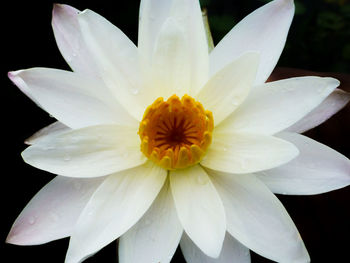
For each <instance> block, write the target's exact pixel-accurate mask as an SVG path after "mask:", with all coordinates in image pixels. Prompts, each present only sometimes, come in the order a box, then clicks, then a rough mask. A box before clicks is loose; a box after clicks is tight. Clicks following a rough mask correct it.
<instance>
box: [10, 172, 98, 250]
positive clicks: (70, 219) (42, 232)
mask: <svg viewBox="0 0 350 263" xmlns="http://www.w3.org/2000/svg"><path fill="white" fill-rule="evenodd" d="M103 180H104V178H102V177H101V178H93V179H80V178H79V179H75V178H66V177H61V176H57V177H56V178H55V179H53V180H52V181H51V182H50V183H48V184H47V185H46V186H44V187H43V188H42V189H41V190H40V191H39V192H38V193H37V194H36V195H35V196H34V197H33V199H32V200H31V201H30V202H29V203H28V204H27V206H26V207H25V208H24V209H23V211H22V212H21V214H20V215H19V216H18V218H17V219H16V221H15V223H14V224H13V226H12V228H11V231H10V233H9V235H8V237H7V240H6V242H8V243H11V244H17V245H37V244H42V243H46V242H50V241H52V240H56V239H60V238H64V237H67V236H70V235H71V233H72V230H73V227H74V225H75V222H76V221H77V219H78V217H79V215H80V213H81V211H82V210H83V208H84V206H85V205H86V203H87V202H88V201H89V199H90V197H91V195H92V194H93V192H94V191H95V190H96V188H97V187H98V186H99V185H100V183H101V182H102V181H103Z"/></svg>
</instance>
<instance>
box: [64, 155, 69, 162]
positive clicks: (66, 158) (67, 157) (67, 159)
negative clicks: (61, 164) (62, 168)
mask: <svg viewBox="0 0 350 263" xmlns="http://www.w3.org/2000/svg"><path fill="white" fill-rule="evenodd" d="M70 159H71V158H70V156H69V155H65V156H64V157H63V160H64V161H65V162H68V161H70Z"/></svg>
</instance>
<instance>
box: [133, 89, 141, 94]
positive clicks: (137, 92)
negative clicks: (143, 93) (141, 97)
mask: <svg viewBox="0 0 350 263" xmlns="http://www.w3.org/2000/svg"><path fill="white" fill-rule="evenodd" d="M131 92H132V94H134V95H137V94H139V90H138V89H133V90H132V91H131Z"/></svg>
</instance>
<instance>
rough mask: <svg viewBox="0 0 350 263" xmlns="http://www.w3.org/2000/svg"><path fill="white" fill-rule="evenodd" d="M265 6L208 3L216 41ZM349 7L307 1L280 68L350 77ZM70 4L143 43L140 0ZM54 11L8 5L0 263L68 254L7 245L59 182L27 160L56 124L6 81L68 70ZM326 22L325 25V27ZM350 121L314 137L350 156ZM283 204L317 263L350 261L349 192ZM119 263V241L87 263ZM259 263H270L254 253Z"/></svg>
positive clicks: (59, 245)
mask: <svg viewBox="0 0 350 263" xmlns="http://www.w3.org/2000/svg"><path fill="white" fill-rule="evenodd" d="M246 2H249V3H246ZM263 2H266V1H253V0H252V1H244V0H239V1H233V0H232V1H223V0H222V1H219V0H215V1H213V0H212V1H202V4H203V5H205V6H207V8H208V10H209V15H210V22H211V23H212V30H213V35H214V40H215V42H216V43H217V41H218V40H219V39H220V38H221V37H222V36H223V35H224V34H225V33H226V32H228V30H229V29H230V27H232V26H233V25H234V24H235V23H236V22H238V21H239V20H240V19H241V18H243V17H244V16H245V15H247V14H248V13H250V12H251V11H253V10H254V9H255V8H256V7H258V6H261V5H262V4H263ZM321 2H322V3H321ZM346 2H347V1H335V0H334V1H331V0H328V1H308V2H307V4H305V5H303V6H302V7H298V15H296V17H295V21H294V24H293V25H292V29H291V33H290V36H289V38H288V42H287V46H286V50H285V51H284V53H283V54H282V58H281V61H280V64H279V65H280V66H293V67H297V68H304V69H309V70H316V71H328V72H332V71H338V72H339V71H342V72H345V73H347V72H349V68H348V67H349V57H348V53H347V49H346V46H347V45H348V42H349V39H350V38H348V36H349V27H347V25H349V24H350V23H349V14H348V13H344V12H343V10H345V9H346V8H347V9H349V5H346ZM64 3H66V4H70V5H72V6H74V7H76V8H78V9H80V10H83V9H85V8H89V9H92V10H94V11H96V12H97V13H99V14H101V15H103V16H104V17H106V18H107V19H108V20H110V21H111V22H112V23H113V24H115V25H117V26H118V27H119V28H120V29H121V30H123V31H124V32H125V33H126V34H127V35H128V36H129V37H130V38H131V39H132V40H133V41H134V42H136V40H137V23H138V5H139V3H138V1H136V0H133V1H110V2H107V1H94V2H91V3H90V2H88V1H69V0H67V1H65V2H64ZM344 3H345V5H344ZM298 4H299V3H298ZM52 6H53V1H26V2H18V1H15V2H7V3H5V4H2V16H1V27H2V31H1V32H2V36H3V37H2V40H1V45H2V49H1V50H2V54H1V58H2V59H1V74H0V79H1V82H2V85H1V88H2V103H1V108H2V111H1V113H2V114H1V116H2V117H3V118H2V129H1V132H2V136H1V142H2V144H1V145H2V156H3V157H2V162H1V164H3V166H2V173H1V176H2V180H1V204H2V205H1V208H2V213H1V236H0V245H1V253H0V257H1V258H0V261H1V262H14V263H17V262H38V263H40V262H63V261H64V257H65V252H66V249H67V247H68V239H63V240H59V241H54V242H51V243H48V244H45V245H41V246H28V247H26V246H15V245H10V244H5V239H6V236H7V234H8V232H9V230H10V228H11V225H12V223H13V222H14V220H15V219H16V217H17V216H18V214H19V213H20V212H21V210H22V209H23V208H24V206H25V205H26V204H27V202H28V201H29V200H30V199H31V198H32V197H33V196H34V195H35V193H36V192H37V191H39V190H40V188H41V187H42V186H43V185H45V184H46V183H47V182H49V181H50V180H51V179H52V178H53V175H51V174H48V173H46V172H42V171H40V170H38V169H35V168H33V167H31V166H29V165H26V164H25V163H24V162H23V161H22V159H21V157H20V153H21V151H23V150H24V149H25V147H26V146H25V145H24V143H23V141H24V140H25V139H26V138H27V137H29V136H30V135H32V134H33V133H34V132H35V131H37V130H38V129H40V128H42V127H44V126H46V125H48V124H50V123H52V122H53V121H54V120H53V119H52V118H51V117H50V116H49V115H48V114H47V113H45V112H43V111H42V110H41V109H39V108H38V107H37V106H36V105H35V104H34V103H33V102H31V101H30V100H29V99H28V98H27V97H26V96H25V95H24V94H22V93H21V92H20V91H19V90H18V89H17V88H16V87H15V86H14V85H13V84H12V83H11V82H10V81H9V80H8V79H7V72H8V71H11V70H17V69H23V68H30V67H36V66H42V67H52V68H60V69H67V70H68V69H69V68H68V66H67V65H66V63H65V61H64V60H63V58H62V57H61V55H60V53H59V51H58V49H57V47H56V43H55V40H54V36H53V33H52V30H51V12H52ZM300 8H301V9H300ZM330 10H331V12H332V13H333V15H334V14H335V15H334V16H333V19H335V20H336V21H333V20H332V19H331V18H332V15H330V16H329V15H328V16H327V12H328V13H329V12H330ZM320 13H321V15H320ZM324 13H326V14H325V15H324ZM320 17H321V18H320ZM329 17H331V18H329ZM337 17H339V19H340V20H341V21H340V22H339V21H338V20H337V19H338V18H337ZM322 19H325V20H326V21H325V22H324V21H323V22H322ZM327 19H328V20H327ZM329 20H331V21H330V22H329ZM337 22H339V23H338V24H337ZM324 23H326V24H324ZM327 23H328V24H327ZM341 23H343V24H341ZM344 23H345V24H344ZM339 25H340V26H339ZM294 26H295V29H294ZM339 27H340V29H339ZM320 28H321V29H320ZM345 77H346V76H345ZM347 78H348V77H347ZM342 88H344V89H349V86H346V85H345V86H342ZM349 116H350V110H349V106H348V107H347V108H346V109H345V110H343V112H341V113H339V114H337V115H336V116H335V117H334V118H332V119H331V120H330V121H327V122H326V123H325V124H323V125H321V126H320V127H319V128H316V129H314V130H313V131H311V132H309V133H308V135H309V136H310V137H312V138H316V139H317V140H319V141H320V142H323V143H325V144H327V145H329V146H331V147H332V148H334V149H336V150H338V151H340V152H342V153H343V154H345V155H347V156H348V157H349V156H350V154H349V150H350V147H349V139H348V137H349V129H350V128H349V123H350V122H349V120H350V118H349ZM278 197H279V198H280V200H281V201H282V203H283V204H284V205H285V207H286V209H287V210H288V212H289V213H290V215H291V217H292V218H293V220H294V222H295V224H296V225H297V227H298V229H299V231H300V234H301V236H302V237H303V239H304V241H305V244H306V247H307V248H308V251H309V253H310V256H311V259H312V262H350V256H349V251H348V249H349V244H350V238H349V236H350V223H349V222H350V214H349V204H350V188H349V187H347V188H345V189H341V190H337V191H333V192H330V193H327V194H322V195H315V196H278ZM116 261H117V255H116V244H115V242H113V243H112V244H110V245H109V246H107V247H106V248H104V249H103V250H102V251H100V252H99V253H98V254H96V255H95V256H94V257H92V258H90V259H88V260H86V262H116ZM173 262H184V260H183V258H182V255H181V252H180V251H177V253H176V255H175V257H174V259H173ZM252 262H271V261H269V260H266V259H264V258H262V257H259V256H258V255H255V254H254V253H252Z"/></svg>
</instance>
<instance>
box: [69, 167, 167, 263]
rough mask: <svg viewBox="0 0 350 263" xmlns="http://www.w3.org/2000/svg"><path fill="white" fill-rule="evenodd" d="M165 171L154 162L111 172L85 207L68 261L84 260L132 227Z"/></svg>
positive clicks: (153, 193) (140, 215)
mask: <svg viewBox="0 0 350 263" xmlns="http://www.w3.org/2000/svg"><path fill="white" fill-rule="evenodd" d="M166 175H167V172H166V170H164V169H162V168H160V167H159V166H157V165H155V164H153V163H151V162H148V163H146V164H145V165H142V166H139V167H137V168H134V169H130V170H127V171H123V172H120V173H116V174H113V175H110V176H109V177H108V178H107V179H106V180H105V181H104V182H103V183H102V184H101V185H100V186H99V188H98V189H97V190H96V191H95V193H94V194H93V196H92V197H91V199H90V201H89V202H88V203H87V205H86V206H85V208H84V210H83V211H82V213H81V215H80V217H79V219H78V221H77V223H76V226H75V229H74V231H73V233H72V236H71V240H70V244H69V248H68V252H67V256H66V263H73V262H74V263H76V262H81V261H82V260H83V259H85V258H87V257H88V256H90V255H92V254H94V253H95V252H97V251H98V250H100V249H101V248H103V247H104V246H106V245H107V244H108V243H110V242H112V241H113V240H115V239H116V238H118V237H119V236H121V235H122V234H124V233H125V232H126V231H127V230H128V229H130V228H131V227H132V226H133V225H134V224H135V223H136V222H137V221H138V220H139V219H140V218H141V217H142V215H143V214H144V213H145V212H146V211H147V209H148V208H149V207H150V206H151V204H152V202H153V201H154V199H155V198H156V197H157V195H158V193H159V191H160V190H161V188H162V186H163V184H164V182H165V179H166Z"/></svg>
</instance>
